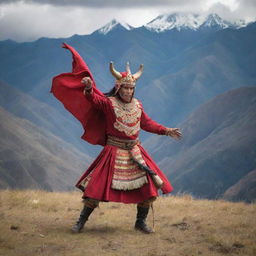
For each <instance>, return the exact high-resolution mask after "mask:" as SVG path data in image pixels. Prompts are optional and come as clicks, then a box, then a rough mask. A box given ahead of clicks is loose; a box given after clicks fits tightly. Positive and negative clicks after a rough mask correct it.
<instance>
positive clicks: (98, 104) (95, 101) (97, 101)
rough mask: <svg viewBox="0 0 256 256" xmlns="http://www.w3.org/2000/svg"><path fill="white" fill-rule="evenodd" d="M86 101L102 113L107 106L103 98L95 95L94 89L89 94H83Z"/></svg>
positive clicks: (105, 99) (106, 101)
mask: <svg viewBox="0 0 256 256" xmlns="http://www.w3.org/2000/svg"><path fill="white" fill-rule="evenodd" d="M85 97H86V99H87V100H88V101H89V102H90V103H91V104H92V106H93V107H94V108H96V109H99V110H102V111H104V110H105V109H106V106H107V104H108V100H107V98H106V97H105V96H103V95H100V94H97V93H95V92H94V89H92V91H91V92H90V93H85Z"/></svg>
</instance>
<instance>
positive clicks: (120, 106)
mask: <svg viewBox="0 0 256 256" xmlns="http://www.w3.org/2000/svg"><path fill="white" fill-rule="evenodd" d="M109 99H110V101H111V103H112V106H113V108H114V112H115V116H116V121H115V123H114V127H115V128H116V129H117V130H118V131H120V132H124V133H125V134H126V135H127V136H131V135H135V134H137V133H138V132H139V130H140V118H141V113H142V110H141V106H140V103H139V101H138V100H137V99H135V98H133V99H132V102H131V103H124V102H121V101H120V100H118V99H117V98H116V97H109Z"/></svg>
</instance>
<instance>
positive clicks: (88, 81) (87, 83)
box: [81, 76, 92, 90]
mask: <svg viewBox="0 0 256 256" xmlns="http://www.w3.org/2000/svg"><path fill="white" fill-rule="evenodd" d="M81 83H82V84H84V85H85V90H89V89H91V88H92V80H91V78H90V77H89V76H86V77H84V78H83V79H82V80H81Z"/></svg>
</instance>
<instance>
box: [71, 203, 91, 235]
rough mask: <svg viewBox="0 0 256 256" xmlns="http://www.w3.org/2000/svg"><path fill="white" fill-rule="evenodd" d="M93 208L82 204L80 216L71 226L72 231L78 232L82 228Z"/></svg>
mask: <svg viewBox="0 0 256 256" xmlns="http://www.w3.org/2000/svg"><path fill="white" fill-rule="evenodd" d="M93 210H94V208H90V207H87V206H84V208H83V210H82V211H81V213H80V217H79V219H78V221H77V222H76V224H75V225H74V226H73V227H72V231H73V232H74V233H79V232H80V231H81V230H82V229H83V227H84V224H85V222H86V221H87V220H88V218H89V216H90V215H91V213H92V212H93Z"/></svg>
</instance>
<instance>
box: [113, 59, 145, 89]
mask: <svg viewBox="0 0 256 256" xmlns="http://www.w3.org/2000/svg"><path fill="white" fill-rule="evenodd" d="M109 68H110V72H111V73H112V75H113V76H114V77H115V78H116V82H115V87H116V92H117V91H118V90H119V88H120V86H121V85H124V84H130V85H134V86H135V84H136V81H137V80H138V79H139V78H140V76H141V75H142V72H143V64H141V65H140V67H139V70H138V71H137V72H136V73H135V74H132V73H131V70H130V65H129V62H127V63H126V72H118V71H117V70H115V68H114V63H113V62H112V61H111V62H110V65H109Z"/></svg>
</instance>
